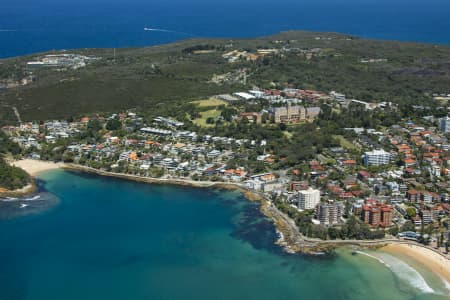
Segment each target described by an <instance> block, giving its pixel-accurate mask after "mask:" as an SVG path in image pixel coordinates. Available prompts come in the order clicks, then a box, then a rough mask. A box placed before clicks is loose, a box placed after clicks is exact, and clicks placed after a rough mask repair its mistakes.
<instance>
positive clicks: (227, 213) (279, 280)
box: [0, 171, 448, 300]
mask: <svg viewBox="0 0 450 300" xmlns="http://www.w3.org/2000/svg"><path fill="white" fill-rule="evenodd" d="M41 179H42V182H41V184H42V188H44V189H45V190H46V191H48V192H49V193H51V194H53V195H56V196H57V197H58V199H59V201H52V205H51V206H49V205H47V206H46V209H45V210H43V211H35V212H34V213H33V214H25V215H24V216H19V217H18V216H17V215H15V216H16V217H15V218H3V219H2V220H0V266H1V267H0V291H1V292H0V299H8V300H16V299H20V300H22V299H38V300H40V299H46V300H48V299H259V300H262V299H270V300H273V299H367V300H370V299H389V300H392V299H447V298H446V296H445V293H446V292H448V290H446V289H445V287H444V284H443V282H442V281H441V280H440V279H439V278H437V277H436V276H435V275H433V274H431V273H429V272H428V271H426V270H421V269H418V272H416V273H417V274H416V273H411V274H409V273H408V274H409V275H408V276H407V277H406V278H405V276H402V273H405V272H404V271H403V270H404V269H402V268H401V267H398V266H395V265H394V266H390V267H387V266H386V265H384V264H382V263H380V262H379V261H378V260H377V259H374V258H372V257H369V256H365V255H356V256H352V255H351V254H350V253H349V251H347V250H340V251H338V252H337V253H336V254H335V255H333V256H330V257H322V258H311V257H305V256H300V255H287V254H284V253H283V252H282V251H281V249H280V248H278V247H277V246H274V245H273V242H274V240H275V239H276V234H275V231H274V228H273V226H272V225H271V223H270V222H269V221H268V220H267V219H266V218H264V217H263V216H262V215H261V213H260V212H259V210H258V204H257V203H251V202H248V201H246V200H245V199H244V198H243V197H242V196H241V195H240V194H239V193H237V192H231V191H224V190H206V189H194V188H185V187H173V186H158V185H146V184H139V183H134V182H128V181H122V180H116V179H110V178H102V177H97V176H92V175H82V174H79V173H73V172H66V171H52V172H48V173H45V174H44V175H42V176H41ZM43 205H44V204H43ZM23 209H24V210H26V209H28V207H26V208H23ZM33 209H36V208H33ZM376 255H379V253H376ZM383 255H386V254H383ZM384 259H385V260H395V259H394V258H393V257H392V256H391V257H389V258H386V257H384ZM391 264H392V262H391ZM411 279H414V280H411ZM418 279H419V281H417V280H418ZM420 280H423V281H424V282H425V285H426V287H425V288H424V286H423V284H422V285H421V282H420ZM428 288H429V289H428Z"/></svg>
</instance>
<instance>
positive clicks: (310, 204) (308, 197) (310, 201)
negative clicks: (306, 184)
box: [298, 188, 320, 210]
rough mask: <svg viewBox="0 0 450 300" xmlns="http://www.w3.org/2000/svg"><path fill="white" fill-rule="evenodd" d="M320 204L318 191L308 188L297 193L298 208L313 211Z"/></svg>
mask: <svg viewBox="0 0 450 300" xmlns="http://www.w3.org/2000/svg"><path fill="white" fill-rule="evenodd" d="M319 203H320V191H319V190H315V189H312V188H309V189H307V190H303V191H298V208H300V209H303V210H305V209H313V208H315V207H316V206H317V204H319Z"/></svg>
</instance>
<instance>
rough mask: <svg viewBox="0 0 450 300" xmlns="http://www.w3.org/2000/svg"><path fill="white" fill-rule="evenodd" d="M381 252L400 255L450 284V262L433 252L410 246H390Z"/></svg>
mask: <svg viewBox="0 0 450 300" xmlns="http://www.w3.org/2000/svg"><path fill="white" fill-rule="evenodd" d="M381 250H383V251H386V252H388V253H389V252H390V253H393V254H401V255H406V256H408V257H411V258H412V259H414V260H416V261H418V262H419V263H421V264H423V265H424V266H426V267H427V268H429V269H430V270H432V271H433V272H435V273H436V274H438V275H439V276H440V277H441V278H442V279H445V280H446V281H447V283H449V284H450V260H449V259H448V258H445V257H443V256H442V255H440V254H438V253H436V252H434V251H433V250H430V249H427V248H425V247H421V246H417V245H412V244H390V245H388V246H386V247H383V248H381Z"/></svg>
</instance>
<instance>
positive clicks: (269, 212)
mask: <svg viewBox="0 0 450 300" xmlns="http://www.w3.org/2000/svg"><path fill="white" fill-rule="evenodd" d="M22 162H23V161H22ZM34 162H35V163H39V161H34ZM42 163H43V164H46V166H43V167H44V168H45V167H48V168H49V169H57V168H61V169H66V170H72V171H80V172H85V173H90V174H96V175H99V176H107V177H113V178H119V179H125V180H133V181H136V182H143V183H151V184H169V185H178V186H189V187H194V188H217V189H228V190H236V191H239V192H241V193H242V194H243V195H244V197H245V198H246V199H247V200H249V201H258V202H260V204H261V205H260V211H261V213H262V214H264V215H265V216H266V217H268V218H270V219H271V220H272V221H273V223H274V226H275V228H276V230H277V232H278V233H279V235H280V238H279V239H278V240H277V241H276V244H277V245H279V246H281V247H283V249H284V250H285V251H286V252H288V253H301V254H310V255H317V254H326V253H330V252H332V251H333V250H334V249H336V248H338V247H349V246H350V247H353V248H357V249H369V248H370V249H377V248H381V247H384V246H387V245H389V244H411V242H407V241H401V240H398V239H382V240H319V239H312V238H307V237H305V236H303V235H302V234H301V233H300V231H299V230H298V227H297V225H296V224H295V222H294V220H292V219H291V218H289V217H288V216H287V215H285V214H284V213H283V212H281V211H279V210H278V209H277V208H276V207H275V205H273V204H272V202H271V201H270V200H269V199H267V198H266V197H265V196H264V195H263V194H262V193H258V192H255V191H252V190H249V189H247V188H245V187H244V186H243V185H242V184H239V183H231V182H213V181H194V180H188V179H179V178H149V177H142V176H139V175H131V174H121V173H114V172H107V171H103V170H98V169H94V168H91V167H86V166H81V165H77V164H62V163H59V164H52V165H48V164H49V163H48V162H42ZM27 165H28V164H27V163H24V164H22V166H25V167H23V168H24V169H25V171H29V170H27V167H26V166H27ZM41 171H44V170H43V169H39V172H41ZM29 173H30V174H31V175H32V176H36V175H37V172H29ZM35 192H36V185H35V183H34V182H33V184H32V188H29V189H28V190H25V191H14V192H11V194H10V196H9V195H8V196H4V197H12V196H14V197H16V196H18V195H19V196H25V195H28V194H32V193H35ZM1 196H3V195H2V194H0V197H1Z"/></svg>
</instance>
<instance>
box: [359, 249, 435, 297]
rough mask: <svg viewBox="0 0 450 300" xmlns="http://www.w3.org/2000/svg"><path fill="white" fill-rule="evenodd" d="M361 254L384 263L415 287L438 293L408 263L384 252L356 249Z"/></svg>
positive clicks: (425, 291)
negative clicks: (375, 253)
mask: <svg viewBox="0 0 450 300" xmlns="http://www.w3.org/2000/svg"><path fill="white" fill-rule="evenodd" d="M356 252H357V253H359V254H362V255H365V256H368V257H371V258H373V259H376V260H377V261H378V262H380V263H382V264H383V265H385V266H386V267H388V268H389V269H390V270H391V271H392V273H394V274H395V276H397V277H398V278H400V279H401V280H402V281H405V282H408V283H409V284H410V285H411V286H413V287H414V288H416V289H418V290H420V291H421V292H423V293H427V294H431V293H436V292H435V291H434V290H433V289H432V288H431V287H430V286H429V285H428V283H427V282H426V281H425V279H424V278H423V277H422V275H420V273H419V272H417V270H415V269H414V268H412V267H411V266H410V265H408V264H407V263H405V262H403V261H401V260H399V259H398V258H396V257H393V256H390V255H388V254H384V253H377V255H376V256H375V255H371V254H368V253H365V252H362V251H356Z"/></svg>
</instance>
